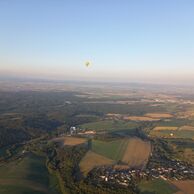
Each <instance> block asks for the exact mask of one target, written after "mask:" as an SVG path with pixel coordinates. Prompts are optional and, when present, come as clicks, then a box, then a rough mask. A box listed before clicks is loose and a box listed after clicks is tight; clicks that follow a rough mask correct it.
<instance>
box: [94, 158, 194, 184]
mask: <svg viewBox="0 0 194 194" xmlns="http://www.w3.org/2000/svg"><path fill="white" fill-rule="evenodd" d="M172 162H173V166H171V167H170V166H161V167H157V168H146V169H145V170H140V169H123V170H117V169H115V168H114V167H105V166H104V167H99V168H96V169H95V179H98V181H104V182H107V183H110V184H111V183H112V184H119V185H122V186H126V187H127V186H129V185H130V184H131V182H134V181H140V180H153V179H158V178H161V179H163V180H185V179H194V166H192V165H189V164H187V163H184V162H181V161H177V160H174V161H172Z"/></svg>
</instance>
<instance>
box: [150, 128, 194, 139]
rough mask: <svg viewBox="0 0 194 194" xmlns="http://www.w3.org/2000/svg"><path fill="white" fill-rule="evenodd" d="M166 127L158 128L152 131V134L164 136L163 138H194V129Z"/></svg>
mask: <svg viewBox="0 0 194 194" xmlns="http://www.w3.org/2000/svg"><path fill="white" fill-rule="evenodd" d="M165 128H166V129H164V128H162V129H161V128H156V129H154V130H152V131H151V132H150V135H151V136H153V137H162V138H185V139H187V138H188V139H192V138H194V131H193V130H179V129H177V130H176V129H175V127H173V128H172V127H171V128H169V127H165Z"/></svg>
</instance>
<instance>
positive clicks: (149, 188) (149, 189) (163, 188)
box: [139, 179, 178, 194]
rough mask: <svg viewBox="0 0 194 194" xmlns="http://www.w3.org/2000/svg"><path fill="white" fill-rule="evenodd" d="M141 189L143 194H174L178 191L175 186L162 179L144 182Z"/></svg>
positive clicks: (140, 185)
mask: <svg viewBox="0 0 194 194" xmlns="http://www.w3.org/2000/svg"><path fill="white" fill-rule="evenodd" d="M139 188H140V190H141V194H174V193H175V192H177V191H178V189H176V188H175V187H174V186H173V185H171V184H169V183H168V182H166V181H164V180H161V179H156V180H152V181H142V182H141V183H140V184H139Z"/></svg>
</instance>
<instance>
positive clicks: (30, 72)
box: [0, 0, 194, 84]
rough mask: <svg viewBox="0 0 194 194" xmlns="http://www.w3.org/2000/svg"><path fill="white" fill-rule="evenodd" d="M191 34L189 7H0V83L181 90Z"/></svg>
mask: <svg viewBox="0 0 194 194" xmlns="http://www.w3.org/2000/svg"><path fill="white" fill-rule="evenodd" d="M193 34H194V1H192V0H185V1H182V0H171V1H168V0H163V1H160V0H158V1H154V0H148V1H144V2H143V1H141V2H140V1H127V0H122V1H111V0H107V1H103V0H99V1H89V0H86V1H80V0H77V1H75V0H72V1H60V0H59V1H57V3H56V1H55V2H54V1H46V0H42V1H38V0H33V1H25V0H17V1H15V0H8V1H1V2H0V76H13V77H33V78H44V79H60V80H61V79H73V80H87V81H90V80H95V81H101V80H104V81H134V82H154V83H184V84H188V83H191V82H193V81H194V57H193V54H194V36H193ZM87 60H91V61H92V66H91V67H90V68H86V67H85V65H84V63H85V61H87Z"/></svg>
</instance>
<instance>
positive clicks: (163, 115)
mask: <svg viewBox="0 0 194 194" xmlns="http://www.w3.org/2000/svg"><path fill="white" fill-rule="evenodd" d="M145 116H147V117H151V118H158V119H161V118H172V117H173V115H172V114H169V113H147V114H145Z"/></svg>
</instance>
